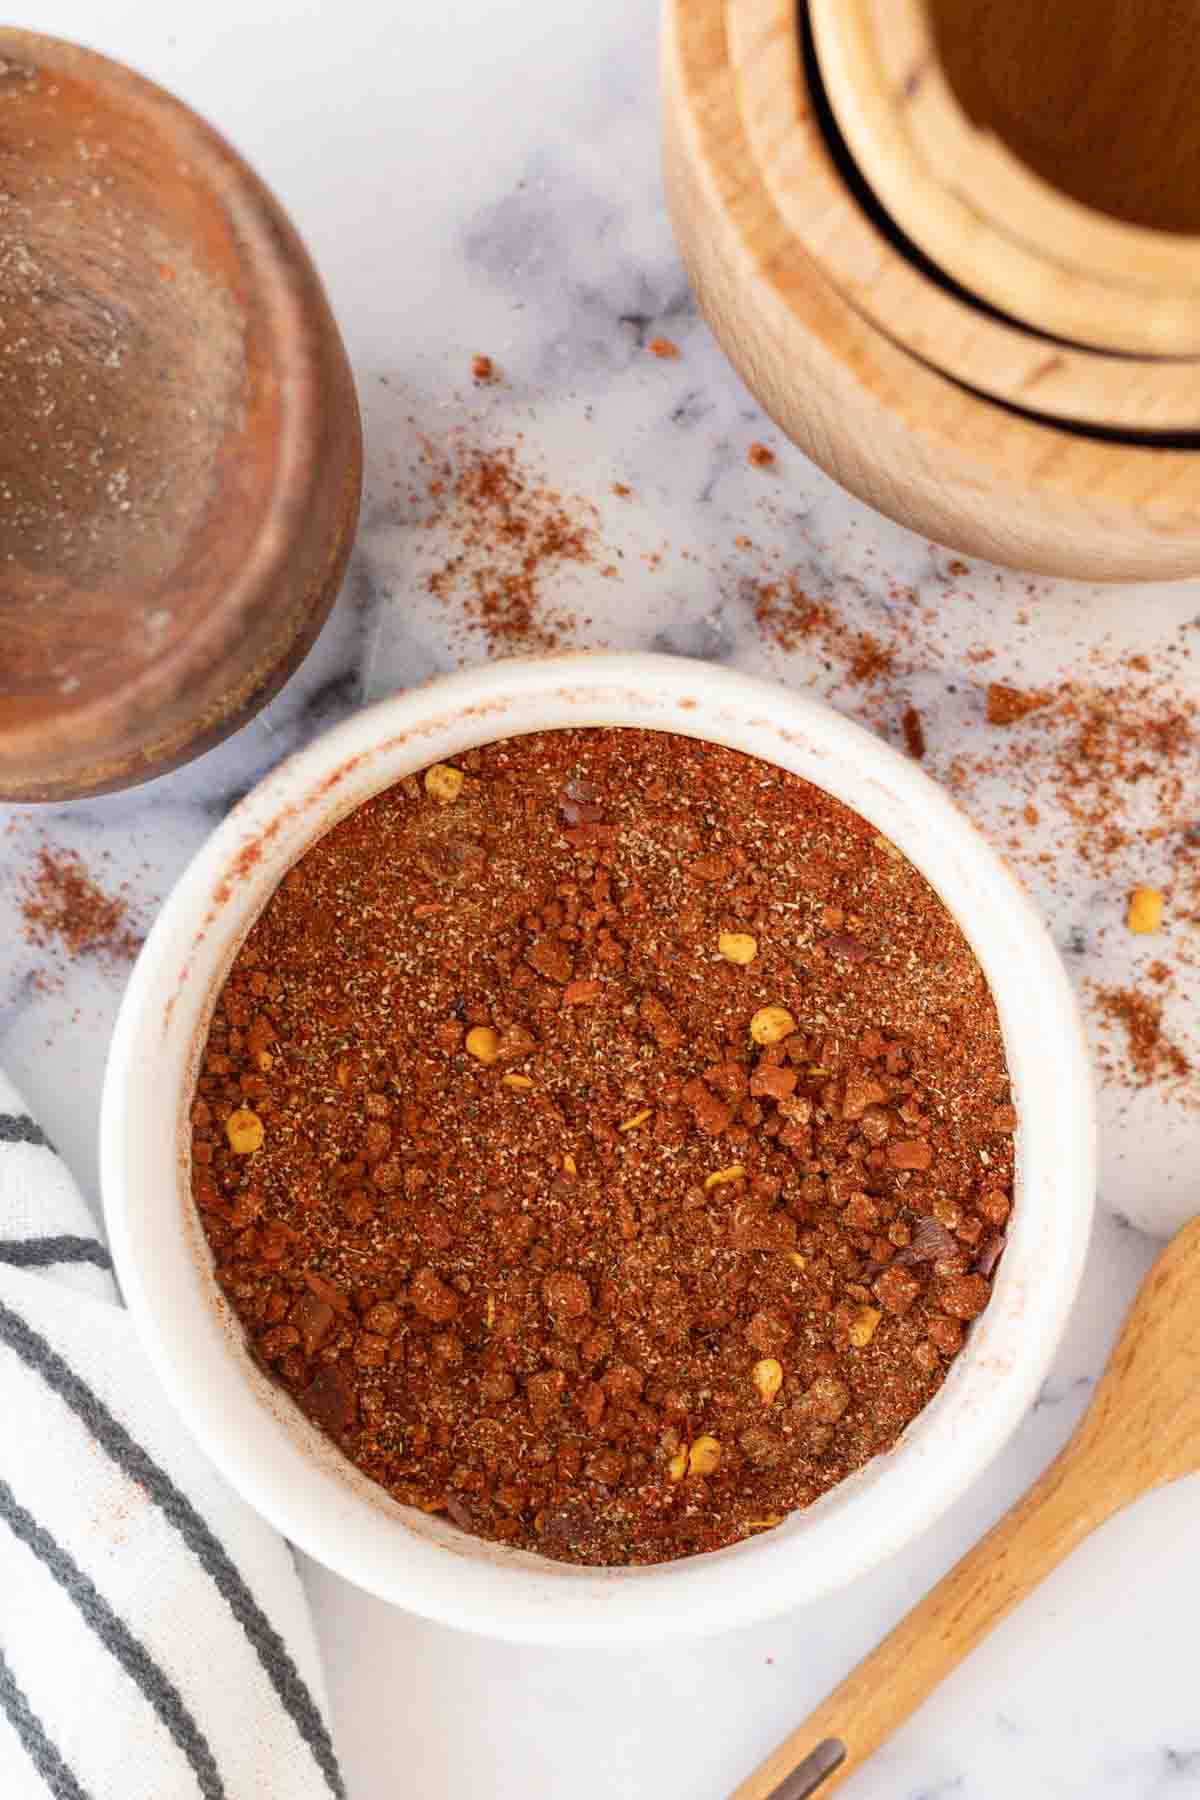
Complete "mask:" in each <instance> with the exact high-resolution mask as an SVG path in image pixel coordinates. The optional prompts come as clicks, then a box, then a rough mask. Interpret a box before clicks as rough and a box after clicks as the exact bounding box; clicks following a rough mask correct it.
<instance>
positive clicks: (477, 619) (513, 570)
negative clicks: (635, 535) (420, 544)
mask: <svg viewBox="0 0 1200 1800" xmlns="http://www.w3.org/2000/svg"><path fill="white" fill-rule="evenodd" d="M425 466H426V471H427V489H428V497H429V499H430V500H431V501H432V503H433V504H432V509H431V512H430V514H429V516H428V519H427V524H428V525H429V526H431V527H432V526H436V527H438V528H439V529H441V530H443V531H444V532H445V533H446V535H447V536H448V538H449V541H450V554H449V556H448V557H447V558H446V560H445V561H444V562H443V564H442V566H441V567H440V568H439V569H437V570H436V571H435V572H434V574H433V575H432V576H431V577H430V578H429V587H430V590H431V592H432V593H434V594H435V595H436V596H437V597H438V598H439V599H440V600H443V601H445V602H447V603H450V602H456V603H457V604H458V606H459V607H460V609H461V615H462V618H463V620H464V622H465V623H466V625H467V627H468V629H471V630H475V631H482V632H483V633H484V634H485V636H486V638H487V640H488V644H489V647H490V648H491V649H493V650H531V651H532V650H552V649H554V648H556V646H557V644H558V642H559V636H560V632H561V631H562V630H563V629H565V628H566V627H567V626H568V625H569V624H570V622H571V621H570V615H569V614H567V613H564V612H562V611H561V610H557V611H556V610H555V608H554V605H553V600H552V597H551V595H550V594H549V592H548V590H549V589H550V587H551V586H552V585H553V583H554V581H555V580H556V579H557V577H558V576H559V575H560V574H561V573H562V572H563V570H564V569H565V568H566V567H568V566H570V565H572V564H577V565H586V564H589V563H591V562H593V561H594V560H595V555H596V551H595V525H596V519H597V516H598V515H597V513H596V509H595V508H594V507H593V506H591V505H589V504H587V503H586V502H584V501H581V500H578V499H569V498H567V497H565V496H564V495H563V494H561V493H560V492H559V491H558V489H557V488H554V487H552V486H550V485H549V484H548V483H547V482H546V481H545V480H543V479H541V478H540V477H539V476H538V475H537V474H535V473H534V472H533V471H532V470H531V469H530V468H527V467H526V466H525V465H524V464H523V463H522V461H521V458H520V455H519V453H518V446H513V445H501V446H498V447H496V448H492V449H483V448H480V447H479V446H477V445H475V444H473V443H471V442H470V441H469V440H467V439H465V438H463V437H455V438H453V439H452V440H451V441H450V443H449V445H448V447H447V448H446V450H444V451H443V452H441V453H438V452H435V451H434V450H433V448H432V446H429V447H427V448H426V452H425Z"/></svg>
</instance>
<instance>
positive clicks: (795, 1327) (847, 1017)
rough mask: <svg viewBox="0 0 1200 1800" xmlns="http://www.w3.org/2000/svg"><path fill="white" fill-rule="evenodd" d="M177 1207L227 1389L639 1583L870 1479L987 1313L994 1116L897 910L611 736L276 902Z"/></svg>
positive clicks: (746, 766) (745, 790)
mask: <svg viewBox="0 0 1200 1800" xmlns="http://www.w3.org/2000/svg"><path fill="white" fill-rule="evenodd" d="M192 1118H193V1126H194V1135H193V1169H192V1178H193V1192H194V1194H195V1198H196V1201H197V1203H198V1206H199V1208H200V1210H201V1216H202V1218H203V1221H204V1225H205V1229H206V1231H207V1233H208V1237H209V1241H210V1243H211V1245H212V1249H213V1253H214V1257H215V1260H216V1268H217V1274H218V1279H219V1281H220V1283H221V1285H222V1287H223V1289H224V1291H225V1293H226V1295H227V1296H228V1299H229V1302H230V1304H231V1305H232V1307H233V1308H234V1310H235V1312H236V1313H237V1315H238V1317H239V1318H240V1320H241V1321H242V1323H243V1325H244V1327H245V1329H246V1331H247V1334H248V1337H249V1339H250V1341H251V1344H252V1346H253V1350H254V1354H255V1355H256V1356H257V1357H258V1358H259V1359H260V1360H261V1362H262V1363H263V1365H264V1366H265V1367H266V1368H267V1369H268V1370H270V1371H271V1373H272V1374H273V1375H274V1376H275V1378H276V1379H278V1380H279V1381H280V1382H281V1383H282V1384H283V1385H284V1387H285V1388H287V1389H288V1390H289V1391H290V1392H291V1393H293V1394H294V1395H295V1396H296V1398H297V1400H298V1401H299V1403H300V1405H301V1406H302V1407H304V1408H305V1409H306V1410H307V1411H308V1413H309V1414H310V1415H311V1416H312V1418H313V1419H314V1420H316V1421H317V1423H318V1424H319V1425H320V1426H321V1427H322V1428H323V1429H324V1430H325V1431H326V1432H328V1433H330V1434H331V1435H332V1436H333V1437H334V1438H335V1439H336V1440H337V1441H338V1442H339V1443H340V1444H341V1445H342V1447H343V1449H344V1450H345V1451H346V1453H347V1455H348V1456H350V1457H351V1458H352V1459H353V1461H354V1462H355V1463H357V1464H358V1466H359V1467H360V1468H362V1469H363V1470H365V1471H366V1472H367V1473H368V1474H369V1475H371V1476H373V1477H374V1478H375V1479H376V1480H378V1481H379V1482H381V1483H382V1484H383V1485H384V1486H385V1487H386V1488H387V1489H388V1490H389V1491H390V1492H391V1493H393V1494H394V1495H395V1496H396V1497H397V1498H399V1499H400V1500H402V1501H405V1502H407V1503H410V1504H413V1505H416V1506H419V1507H422V1508H424V1509H425V1510H427V1511H444V1512H445V1513H446V1514H447V1515H448V1516H449V1517H450V1518H451V1519H453V1520H454V1521H455V1522H456V1523H457V1524H458V1525H459V1526H461V1527H462V1528H463V1529H464V1530H468V1531H472V1532H476V1533H479V1534H481V1535H483V1536H486V1537H490V1538H495V1539H499V1540H502V1541H504V1542H508V1543H512V1544H517V1545H522V1546H525V1547H527V1548H531V1549H538V1550H540V1551H542V1552H543V1553H545V1554H548V1555H551V1556H554V1557H557V1558H561V1559H565V1560H568V1561H575V1562H584V1563H626V1562H652V1561H658V1560H664V1559H667V1558H671V1557H678V1556H684V1555H687V1554H690V1553H693V1552H696V1551H702V1550H708V1549H713V1548H716V1547H719V1546H720V1545H723V1544H728V1543H732V1542H735V1541H737V1540H738V1539H740V1538H743V1537H745V1536H747V1535H749V1534H751V1533H753V1532H756V1531H760V1530H763V1529H767V1528H769V1527H770V1526H772V1525H774V1524H776V1523H778V1521H779V1520H780V1519H781V1518H782V1517H783V1516H785V1515H786V1514H787V1513H788V1512H790V1511H791V1510H793V1509H794V1508H796V1507H799V1506H804V1505H806V1504H808V1503H809V1502H810V1501H811V1500H812V1499H814V1498H815V1497H816V1496H817V1495H818V1494H820V1493H822V1492H824V1491H825V1490H826V1489H828V1488H829V1487H831V1486H833V1485H834V1484H835V1483H836V1482H838V1481H840V1480H842V1479H843V1478H844V1477H845V1476H846V1475H847V1474H849V1473H850V1472H851V1471H852V1470H854V1469H856V1468H858V1467H860V1466H861V1465H862V1464H863V1463H864V1462H866V1461H867V1460H868V1459H869V1458H871V1457H872V1456H874V1455H876V1454H878V1453H879V1452H881V1451H885V1450H887V1449H888V1448H889V1447H890V1446H891V1445H892V1444H893V1443H894V1442H895V1440H896V1438H897V1436H898V1435H899V1433H900V1432H901V1431H902V1430H903V1428H904V1426H905V1425H906V1424H907V1423H908V1422H909V1421H910V1420H911V1419H912V1418H913V1416H914V1415H915V1414H916V1413H917V1412H918V1411H919V1410H920V1409H921V1408H922V1407H923V1406H924V1405H925V1404H926V1403H927V1401H928V1400H929V1399H930V1398H931V1397H932V1396H933V1395H934V1394H935V1393H936V1391H937V1389H938V1387H939V1386H940V1384H941V1381H942V1379H943V1376H944V1372H945V1368H946V1365H947V1363H948V1361H949V1360H950V1359H952V1358H953V1356H954V1355H955V1353H956V1352H957V1350H958V1349H959V1347H960V1346H961V1344H962V1342H963V1339H964V1332H965V1329H966V1326H967V1324H968V1322H969V1321H970V1319H972V1318H973V1317H974V1316H975V1315H976V1314H978V1313H979V1312H980V1311H981V1310H982V1309H983V1307H984V1306H985V1304H986V1302H987V1299H988V1296H989V1292H990V1279H991V1275H992V1272H993V1270H994V1268H995V1266H996V1263H997V1260H998V1258H999V1255H1000V1252H1001V1249H1002V1246H1003V1233H1004V1228H1005V1223H1006V1220H1007V1217H1008V1212H1009V1206H1010V1193H1011V1183H1012V1175H1013V1131H1014V1128H1015V1125H1016V1115H1015V1113H1014V1111H1013V1109H1012V1107H1011V1105H1010V1103H1009V1091H1008V1083H1007V1071H1006V1068H1005V1062H1004V1055H1003V1049H1002V1044H1001V1040H1000V1034H999V1029H998V1025H997V1021H996V1015H995V1010H994V1007H993V1004H992V1000H991V997H990V994H989V992H988V990H987V987H986V984H985V982H984V978H983V975H982V973H981V971H980V969H979V966H978V964H977V963H976V961H975V959H974V957H973V955H972V953H971V951H970V949H969V947H968V945H967V944H966V942H965V940H964V938H963V936H962V934H961V932H960V931H959V929H958V927H957V926H956V924H955V923H954V921H953V920H952V919H951V918H950V916H949V914H948V913H947V912H946V910H945V908H944V906H943V905H942V904H941V902H940V901H939V900H938V899H937V897H936V896H935V895H934V894H933V892H932V891H931V890H930V888H929V887H928V886H927V884H926V883H925V882H924V880H923V879H922V878H921V876H920V875H919V874H918V873H917V872H916V870H914V869H913V868H912V867H911V866H910V865H909V864H908V862H907V861H906V860H905V859H904V858H903V857H902V856H901V855H900V854H899V853H898V852H897V851H896V850H895V849H894V847H893V846H892V845H890V844H889V843H887V842H886V841H885V840H883V839H881V838H880V837H878V836H877V835H876V834H875V832H874V831H873V830H872V829H871V828H870V827H869V826H867V825H866V824H865V823H864V821H863V820H861V819H859V818H858V817H857V816H856V815H854V814H853V813H851V812H850V811H848V810H847V809H846V808H845V807H844V806H842V805H840V804H839V803H838V802H836V801H834V800H832V799H831V798H829V797H828V796H826V795H824V794H822V793H820V792H819V791H817V790H815V789H813V788H811V787H809V786H807V784H805V783H804V782H801V781H799V780H798V779H796V778H795V777H792V776H789V775H787V774H786V773H785V772H783V771H781V770H779V769H776V768H773V767H771V766H769V765H765V764H762V763H758V762H755V761H753V760H751V759H749V758H747V757H744V756H740V755H738V754H736V753H734V752H732V751H728V750H724V749H721V748H717V747H714V746H709V745H705V744H701V743H697V742H694V741H691V740H684V739H679V738H673V737H670V736H667V735H663V734H656V733H649V732H634V731H568V732H554V733H547V734H542V735H537V736H532V737H526V738H521V739H517V740H513V741H511V742H506V743H498V744H493V745H490V746H488V747H486V748H485V749H482V750H478V751H473V752H471V753H469V754H467V755H465V756H463V757H461V758H460V759H458V762H457V763H456V765H455V766H454V767H453V768H451V769H446V768H441V767H439V768H436V769H434V770H430V771H427V772H426V774H425V776H424V778H423V779H418V778H409V779H408V780H406V781H404V782H402V783H400V784H399V785H398V786H397V787H395V788H393V789H391V790H390V791H388V792H386V793H384V794H382V795H380V796H379V797H378V798H377V799H375V800H374V801H372V802H371V803H370V804H369V805H367V806H365V807H363V808H361V809H360V810H359V811H358V812H356V813H354V814H352V815H351V816H350V817H349V818H347V819H345V820H344V821H342V822H341V823H340V824H339V825H338V826H336V827H335V828H334V830H333V831H331V832H330V833H329V834H328V835H327V836H326V837H325V838H324V839H323V840H322V841H321V842H320V843H319V844H318V845H317V846H316V847H315V848H314V849H313V850H312V851H310V852H309V854H308V855H307V856H306V857H305V858H304V860H303V862H302V863H301V864H300V865H299V866H298V867H297V869H296V870H294V871H293V873H292V874H291V875H289V876H288V877H287V878H286V880H285V882H284V883H283V885H282V887H281V888H280V890H279V891H278V892H277V894H276V895H275V897H274V898H273V900H272V901H271V903H270V904H269V905H268V907H267V908H266V910H265V912H264V913H263V914H262V916H261V918H260V919H259V920H258V922H257V923H256V925H255V926H254V927H253V929H252V930H251V932H250V934H249V936H248V938H247V940H246V943H245V945H244V946H243V948H242V950H241V952H240V954H239V956H238V958H237V960H236V963H235V965H234V968H233V971H232V973H231V975H230V978H229V981H228V983H227V985H226V987H225V989H224V991H223V993H222V995H221V997H220V999H219V1001H218V1004H217V1008H216V1012H215V1015H214V1019H213V1024H212V1030H211V1035H210V1038H209V1042H208V1045H207V1049H206V1053H205V1057H204V1061H203V1066H202V1071H201V1075H200V1078H199V1082H198V1088H197V1093H196V1097H195V1102H194V1107H193V1113H192Z"/></svg>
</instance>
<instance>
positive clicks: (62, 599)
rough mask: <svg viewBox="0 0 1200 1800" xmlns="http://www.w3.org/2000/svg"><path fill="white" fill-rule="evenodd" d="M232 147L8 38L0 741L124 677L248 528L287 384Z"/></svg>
mask: <svg viewBox="0 0 1200 1800" xmlns="http://www.w3.org/2000/svg"><path fill="white" fill-rule="evenodd" d="M46 43H47V40H38V44H39V50H40V49H41V47H44V46H45V45H46ZM222 151H223V146H220V144H219V140H217V139H215V138H214V137H212V136H211V134H208V133H207V132H206V130H205V129H204V128H203V127H201V126H200V125H199V123H198V122H197V121H195V120H193V119H192V117H191V115H190V114H188V113H187V112H186V110H185V109H184V108H182V107H179V106H178V105H177V104H176V103H174V102H172V101H171V100H170V99H169V97H168V96H166V95H163V94H161V93H160V92H159V91H158V90H156V89H153V88H150V87H149V86H148V84H145V83H142V82H141V81H139V80H138V79H137V78H136V77H134V76H131V75H129V74H128V72H127V71H124V70H121V69H119V68H117V67H116V66H115V65H112V64H108V63H105V62H104V61H103V60H102V59H99V58H95V57H91V56H89V55H88V54H87V53H85V52H77V51H74V50H73V49H71V48H70V47H69V46H65V45H64V46H55V47H54V53H53V54H51V55H49V56H47V55H45V54H41V53H39V54H38V55H37V56H36V58H34V57H31V56H29V55H28V53H27V52H26V51H25V50H23V48H22V45H21V34H19V33H11V34H9V33H3V32H0V191H3V193H4V195H5V230H4V235H3V240H2V242H0V405H2V407H3V412H4V417H5V430H4V432H3V433H2V434H0V496H2V499H3V504H2V505H0V566H2V568H3V578H2V583H0V621H2V622H3V625H4V632H5V647H6V667H5V695H4V704H3V716H4V722H5V725H6V726H9V727H16V728H18V729H20V728H23V727H29V726H31V725H34V724H37V723H38V722H39V721H41V720H42V719H43V718H49V717H51V716H54V717H59V718H61V715H62V713H63V712H64V710H71V709H76V708H78V709H82V708H84V707H86V706H88V705H89V704H91V703H92V702H94V701H95V700H97V699H101V698H103V697H106V696H110V695H112V694H114V693H115V692H117V691H119V690H120V689H121V688H123V687H125V686H127V685H128V684H129V683H130V681H131V680H135V679H136V676H137V673H138V671H139V670H141V669H144V668H146V667H147V666H148V665H150V664H151V663H153V662H154V661H155V660H156V659H158V658H160V657H162V656H163V655H164V654H165V653H167V651H168V649H169V647H171V646H178V645H179V644H180V643H181V642H183V641H185V640H186V639H187V638H188V637H189V634H191V633H192V632H193V631H194V630H197V629H200V628H201V627H202V626H203V625H204V623H205V620H206V617H207V615H208V613H209V610H210V609H211V608H212V606H213V603H214V599H215V598H216V597H217V596H219V595H220V594H221V593H222V592H223V591H224V590H225V588H226V587H227V586H228V585H229V584H230V583H231V582H232V581H233V579H234V576H235V573H236V572H237V571H238V569H239V568H240V567H241V566H242V565H243V564H244V562H245V559H246V557H247V556H248V554H249V552H250V549H251V546H252V545H253V543H254V541H255V539H256V536H257V534H258V533H259V532H260V531H261V527H262V520H263V516H264V513H265V509H266V508H267V505H268V502H269V499H270V495H271V489H272V485H273V482H274V479H275V465H276V462H277V460H278V457H277V449H276V445H277V440H278V436H279V426H280V413H281V388H280V382H279V380H278V376H277V370H276V367H275V355H276V353H275V351H274V349H273V348H272V334H271V333H270V332H269V331H268V330H267V325H268V323H269V320H268V318H267V317H266V311H265V308H264V305H263V302H262V296H261V294H260V293H259V292H258V291H257V287H256V282H255V279H254V278H253V277H254V271H253V269H252V268H251V265H250V258H249V253H248V249H247V243H246V239H245V234H244V233H243V231H242V230H241V229H240V227H239V221H238V216H237V204H236V200H237V197H236V193H234V192H232V189H233V182H232V180H228V181H226V180H223V179H222V176H223V172H224V170H225V164H224V163H223V161H222V157H221V153H222ZM210 165H211V166H210ZM214 171H215V175H216V179H215V180H214V179H213V178H212V176H213V174H214ZM231 201H232V203H231Z"/></svg>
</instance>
